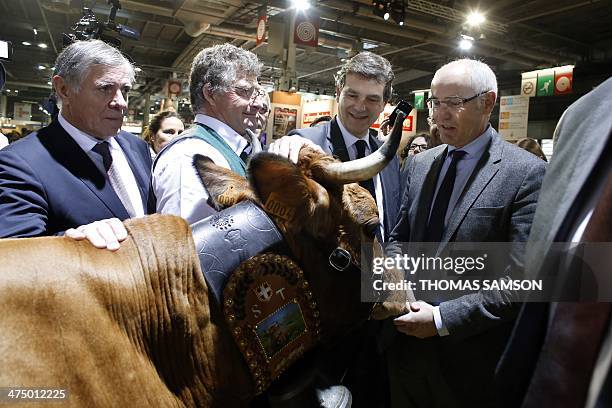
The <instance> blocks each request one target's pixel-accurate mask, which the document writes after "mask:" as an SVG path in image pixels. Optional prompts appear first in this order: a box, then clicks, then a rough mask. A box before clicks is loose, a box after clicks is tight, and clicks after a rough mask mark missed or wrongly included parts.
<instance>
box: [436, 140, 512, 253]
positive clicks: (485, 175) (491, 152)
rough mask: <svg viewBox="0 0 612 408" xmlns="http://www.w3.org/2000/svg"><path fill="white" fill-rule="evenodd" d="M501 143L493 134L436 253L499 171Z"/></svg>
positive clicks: (460, 198)
mask: <svg viewBox="0 0 612 408" xmlns="http://www.w3.org/2000/svg"><path fill="white" fill-rule="evenodd" d="M503 150H504V147H503V141H502V140H501V139H500V137H499V136H497V134H496V133H493V135H492V137H491V142H490V144H489V148H488V149H486V150H485V151H484V153H483V154H482V157H481V158H480V160H479V161H478V164H476V167H475V168H474V171H473V172H472V174H471V175H470V178H469V179H468V181H467V183H466V186H465V189H464V190H463V192H462V193H461V195H460V196H459V201H458V202H457V205H456V206H455V209H454V210H453V212H452V213H451V216H450V218H449V220H448V226H447V227H446V230H445V231H444V235H442V240H441V241H440V247H439V248H438V252H440V250H441V249H442V248H443V247H444V246H445V245H446V244H447V243H448V241H449V240H450V238H451V237H452V236H453V234H454V233H455V231H457V228H459V225H461V222H462V221H463V219H464V218H465V216H466V215H467V212H468V210H469V209H470V208H471V207H472V206H473V205H474V202H475V201H476V199H477V198H478V197H479V196H480V194H482V192H483V191H484V189H485V187H487V185H488V184H489V183H490V182H491V180H492V179H493V177H494V176H495V174H497V172H498V171H499V168H500V166H501V162H502V156H503Z"/></svg>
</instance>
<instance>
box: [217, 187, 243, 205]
mask: <svg viewBox="0 0 612 408" xmlns="http://www.w3.org/2000/svg"><path fill="white" fill-rule="evenodd" d="M237 200H238V190H236V189H235V188H234V186H233V185H231V184H230V185H229V186H228V187H227V188H226V189H225V191H224V192H223V193H221V194H219V195H218V196H217V202H218V203H219V204H221V205H223V206H225V207H230V206H232V205H234V203H235V202H236V201H237Z"/></svg>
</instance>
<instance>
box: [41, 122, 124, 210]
mask: <svg viewBox="0 0 612 408" xmlns="http://www.w3.org/2000/svg"><path fill="white" fill-rule="evenodd" d="M46 129H47V131H45V132H44V134H43V132H42V131H41V132H40V133H41V136H42V137H41V143H42V144H43V145H44V146H45V147H46V148H47V149H48V150H49V152H50V153H51V155H52V156H53V158H54V159H55V160H57V162H58V163H59V164H60V165H62V166H64V167H65V168H66V169H67V170H68V171H69V172H70V173H71V174H73V175H74V176H75V177H76V178H78V179H79V180H80V181H81V182H82V183H83V184H85V185H86V186H87V188H89V189H90V190H91V192H92V193H93V194H94V195H95V196H96V197H98V198H99V199H100V201H102V204H104V206H106V208H108V209H109V210H110V212H111V213H113V215H114V216H116V217H117V218H119V219H121V220H124V219H127V218H129V217H130V216H129V214H128V213H127V211H126V209H125V207H124V206H123V204H122V203H121V200H119V197H117V194H116V193H115V190H113V188H112V186H111V185H110V182H109V181H108V177H107V176H105V175H104V174H102V173H101V172H100V170H99V169H98V168H97V167H96V165H95V164H94V162H93V161H92V160H91V158H90V157H89V156H88V155H87V154H86V153H85V152H84V151H83V149H81V147H80V146H79V145H78V144H77V142H75V141H74V139H73V138H72V137H71V136H70V135H69V134H68V132H66V131H65V130H64V128H63V127H62V126H61V125H60V124H59V122H57V121H54V122H52V123H51V124H50V125H49V127H47V128H46Z"/></svg>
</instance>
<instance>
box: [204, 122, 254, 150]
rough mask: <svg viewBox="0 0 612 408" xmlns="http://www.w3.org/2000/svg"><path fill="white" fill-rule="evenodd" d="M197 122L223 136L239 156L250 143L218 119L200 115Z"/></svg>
mask: <svg viewBox="0 0 612 408" xmlns="http://www.w3.org/2000/svg"><path fill="white" fill-rule="evenodd" d="M195 121H196V122H198V123H201V124H203V125H206V126H208V127H209V128H211V129H212V130H214V131H215V132H217V134H218V135H219V136H221V137H222V138H223V140H225V142H226V143H227V145H228V146H229V147H230V148H231V149H232V150H233V151H234V152H236V153H237V154H240V153H242V151H243V150H244V148H245V147H246V145H247V143H248V142H247V140H246V139H245V138H244V137H242V136H241V135H239V134H238V133H236V131H235V130H234V129H232V128H231V127H229V126H228V125H227V124H225V123H223V122H221V121H220V120H219V119H217V118H213V117H212V116H208V115H204V114H202V113H198V114H197V115H196V116H195Z"/></svg>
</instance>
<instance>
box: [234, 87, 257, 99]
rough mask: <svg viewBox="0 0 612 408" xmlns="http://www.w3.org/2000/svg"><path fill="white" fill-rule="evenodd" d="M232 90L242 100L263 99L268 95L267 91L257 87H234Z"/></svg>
mask: <svg viewBox="0 0 612 408" xmlns="http://www.w3.org/2000/svg"><path fill="white" fill-rule="evenodd" d="M231 88H232V89H233V90H234V93H236V95H238V96H240V97H241V98H244V99H249V100H250V99H256V98H261V97H263V96H264V95H265V94H266V91H264V90H263V89H261V88H258V87H256V86H253V87H251V88H243V87H241V86H232V87H231Z"/></svg>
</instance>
